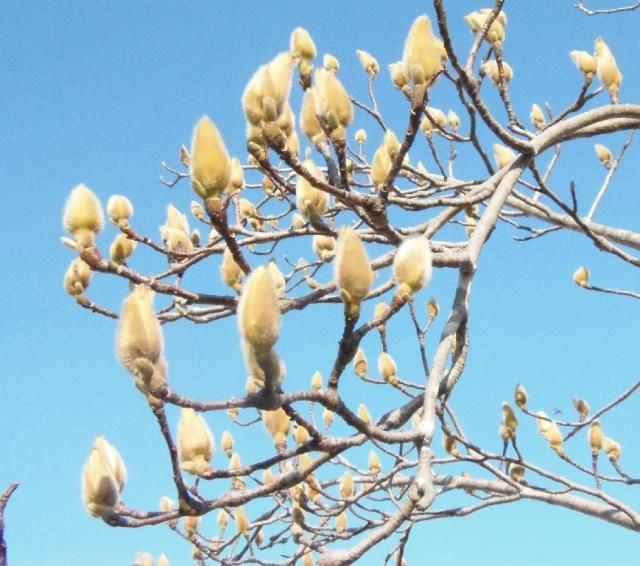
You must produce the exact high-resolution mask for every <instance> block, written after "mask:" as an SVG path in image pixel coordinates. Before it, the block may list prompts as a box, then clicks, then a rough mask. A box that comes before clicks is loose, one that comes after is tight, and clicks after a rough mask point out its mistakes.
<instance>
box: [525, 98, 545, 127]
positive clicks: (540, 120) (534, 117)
mask: <svg viewBox="0 0 640 566" xmlns="http://www.w3.org/2000/svg"><path fill="white" fill-rule="evenodd" d="M529 118H530V119H531V123H532V124H533V126H534V127H535V128H537V129H538V130H541V129H542V128H544V125H545V124H546V120H545V118H544V113H543V112H542V108H540V106H538V105H537V104H533V105H532V106H531V114H529Z"/></svg>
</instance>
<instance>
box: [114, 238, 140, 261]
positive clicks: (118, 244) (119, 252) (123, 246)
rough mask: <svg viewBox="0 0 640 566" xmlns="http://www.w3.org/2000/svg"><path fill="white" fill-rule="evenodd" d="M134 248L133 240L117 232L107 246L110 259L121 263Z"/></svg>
mask: <svg viewBox="0 0 640 566" xmlns="http://www.w3.org/2000/svg"><path fill="white" fill-rule="evenodd" d="M135 249H136V242H135V240H130V239H129V238H127V236H126V235H125V234H118V235H117V236H116V237H115V238H114V239H113V242H112V244H111V247H110V248H109V255H110V256H111V261H113V262H114V263H117V264H119V265H122V264H123V263H124V262H125V261H127V259H128V258H129V256H131V254H132V253H133V250H135Z"/></svg>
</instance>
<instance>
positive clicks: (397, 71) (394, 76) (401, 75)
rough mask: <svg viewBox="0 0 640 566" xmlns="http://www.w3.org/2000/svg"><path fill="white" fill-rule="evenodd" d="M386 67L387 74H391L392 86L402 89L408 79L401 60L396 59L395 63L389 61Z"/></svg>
mask: <svg viewBox="0 0 640 566" xmlns="http://www.w3.org/2000/svg"><path fill="white" fill-rule="evenodd" d="M387 68H388V69H389V75H390V76H391V82H392V83H393V86H394V87H396V88H397V89H400V90H402V89H403V88H404V87H405V86H407V83H408V82H409V79H408V77H407V71H406V68H405V66H404V63H403V62H402V61H398V62H397V63H390V64H389V65H388V66H387Z"/></svg>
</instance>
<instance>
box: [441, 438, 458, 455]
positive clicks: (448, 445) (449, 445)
mask: <svg viewBox="0 0 640 566" xmlns="http://www.w3.org/2000/svg"><path fill="white" fill-rule="evenodd" d="M442 446H443V448H444V449H445V450H446V451H447V452H448V453H449V454H451V455H452V456H453V457H454V458H457V457H458V455H459V452H458V443H457V442H456V439H455V438H453V436H449V435H448V434H445V435H443V436H442Z"/></svg>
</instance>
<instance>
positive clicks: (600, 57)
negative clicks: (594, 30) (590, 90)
mask: <svg viewBox="0 0 640 566" xmlns="http://www.w3.org/2000/svg"><path fill="white" fill-rule="evenodd" d="M595 48H596V68H597V72H598V78H599V79H600V82H601V83H602V85H603V86H604V87H606V88H607V90H608V91H609V92H610V93H611V95H612V97H617V94H618V92H619V90H620V85H621V84H622V73H621V72H620V70H619V69H618V65H617V63H616V60H615V58H614V56H613V54H612V53H611V50H610V49H609V46H608V45H607V44H606V43H605V42H604V40H603V39H602V38H601V37H598V38H597V39H596V41H595ZM614 102H617V100H616V99H615V98H614Z"/></svg>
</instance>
